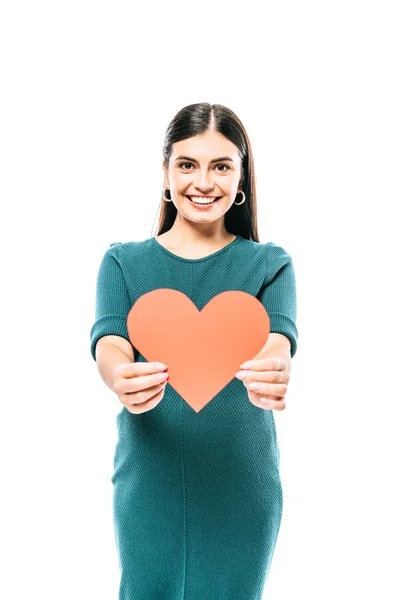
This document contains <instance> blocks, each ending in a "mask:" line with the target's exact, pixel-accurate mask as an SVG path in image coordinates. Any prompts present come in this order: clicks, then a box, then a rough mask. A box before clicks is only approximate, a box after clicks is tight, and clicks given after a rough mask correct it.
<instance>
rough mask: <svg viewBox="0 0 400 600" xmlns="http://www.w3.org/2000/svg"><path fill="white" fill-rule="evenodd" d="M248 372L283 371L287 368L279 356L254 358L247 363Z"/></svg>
mask: <svg viewBox="0 0 400 600" xmlns="http://www.w3.org/2000/svg"><path fill="white" fill-rule="evenodd" d="M249 365H250V366H249V368H248V369H246V370H250V371H283V370H285V369H286V368H287V365H286V362H285V361H284V360H283V358H281V357H280V356H269V357H268V358H256V359H253V360H250V361H249Z"/></svg>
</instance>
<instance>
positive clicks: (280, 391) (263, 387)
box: [243, 381, 288, 397]
mask: <svg viewBox="0 0 400 600" xmlns="http://www.w3.org/2000/svg"><path fill="white" fill-rule="evenodd" d="M243 383H244V385H245V386H246V388H247V389H248V390H250V391H251V392H256V393H257V394H261V395H263V396H279V397H281V396H285V394H286V392H287V388H288V386H287V385H286V383H265V382H263V381H251V382H245V381H243Z"/></svg>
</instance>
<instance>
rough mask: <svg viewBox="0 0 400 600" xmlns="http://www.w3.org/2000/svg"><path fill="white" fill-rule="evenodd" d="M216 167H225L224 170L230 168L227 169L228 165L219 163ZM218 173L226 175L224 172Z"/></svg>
mask: <svg viewBox="0 0 400 600" xmlns="http://www.w3.org/2000/svg"><path fill="white" fill-rule="evenodd" d="M216 167H225V168H226V169H228V170H229V169H230V167H228V165H224V164H222V163H219V164H218V165H216ZM220 173H226V171H220Z"/></svg>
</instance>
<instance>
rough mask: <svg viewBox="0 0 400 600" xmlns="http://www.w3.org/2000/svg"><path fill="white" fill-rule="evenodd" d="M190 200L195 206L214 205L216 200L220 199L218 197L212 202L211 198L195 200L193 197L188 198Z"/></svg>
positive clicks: (197, 198)
mask: <svg viewBox="0 0 400 600" xmlns="http://www.w3.org/2000/svg"><path fill="white" fill-rule="evenodd" d="M188 198H190V200H191V201H192V202H194V203H195V204H212V203H213V202H214V200H215V198H218V196H215V197H214V198H213V199H212V200H210V199H209V198H204V197H196V200H193V197H192V196H188Z"/></svg>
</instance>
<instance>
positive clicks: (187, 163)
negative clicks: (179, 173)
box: [179, 162, 230, 173]
mask: <svg viewBox="0 0 400 600" xmlns="http://www.w3.org/2000/svg"><path fill="white" fill-rule="evenodd" d="M184 165H190V166H192V163H189V162H184V163H179V166H180V167H181V168H182V167H183V166H184ZM217 167H225V169H228V171H229V170H230V167H229V166H228V165H224V164H223V163H218V164H217V165H215V168H217ZM183 170H184V171H190V169H183ZM219 172H220V173H226V171H219Z"/></svg>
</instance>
